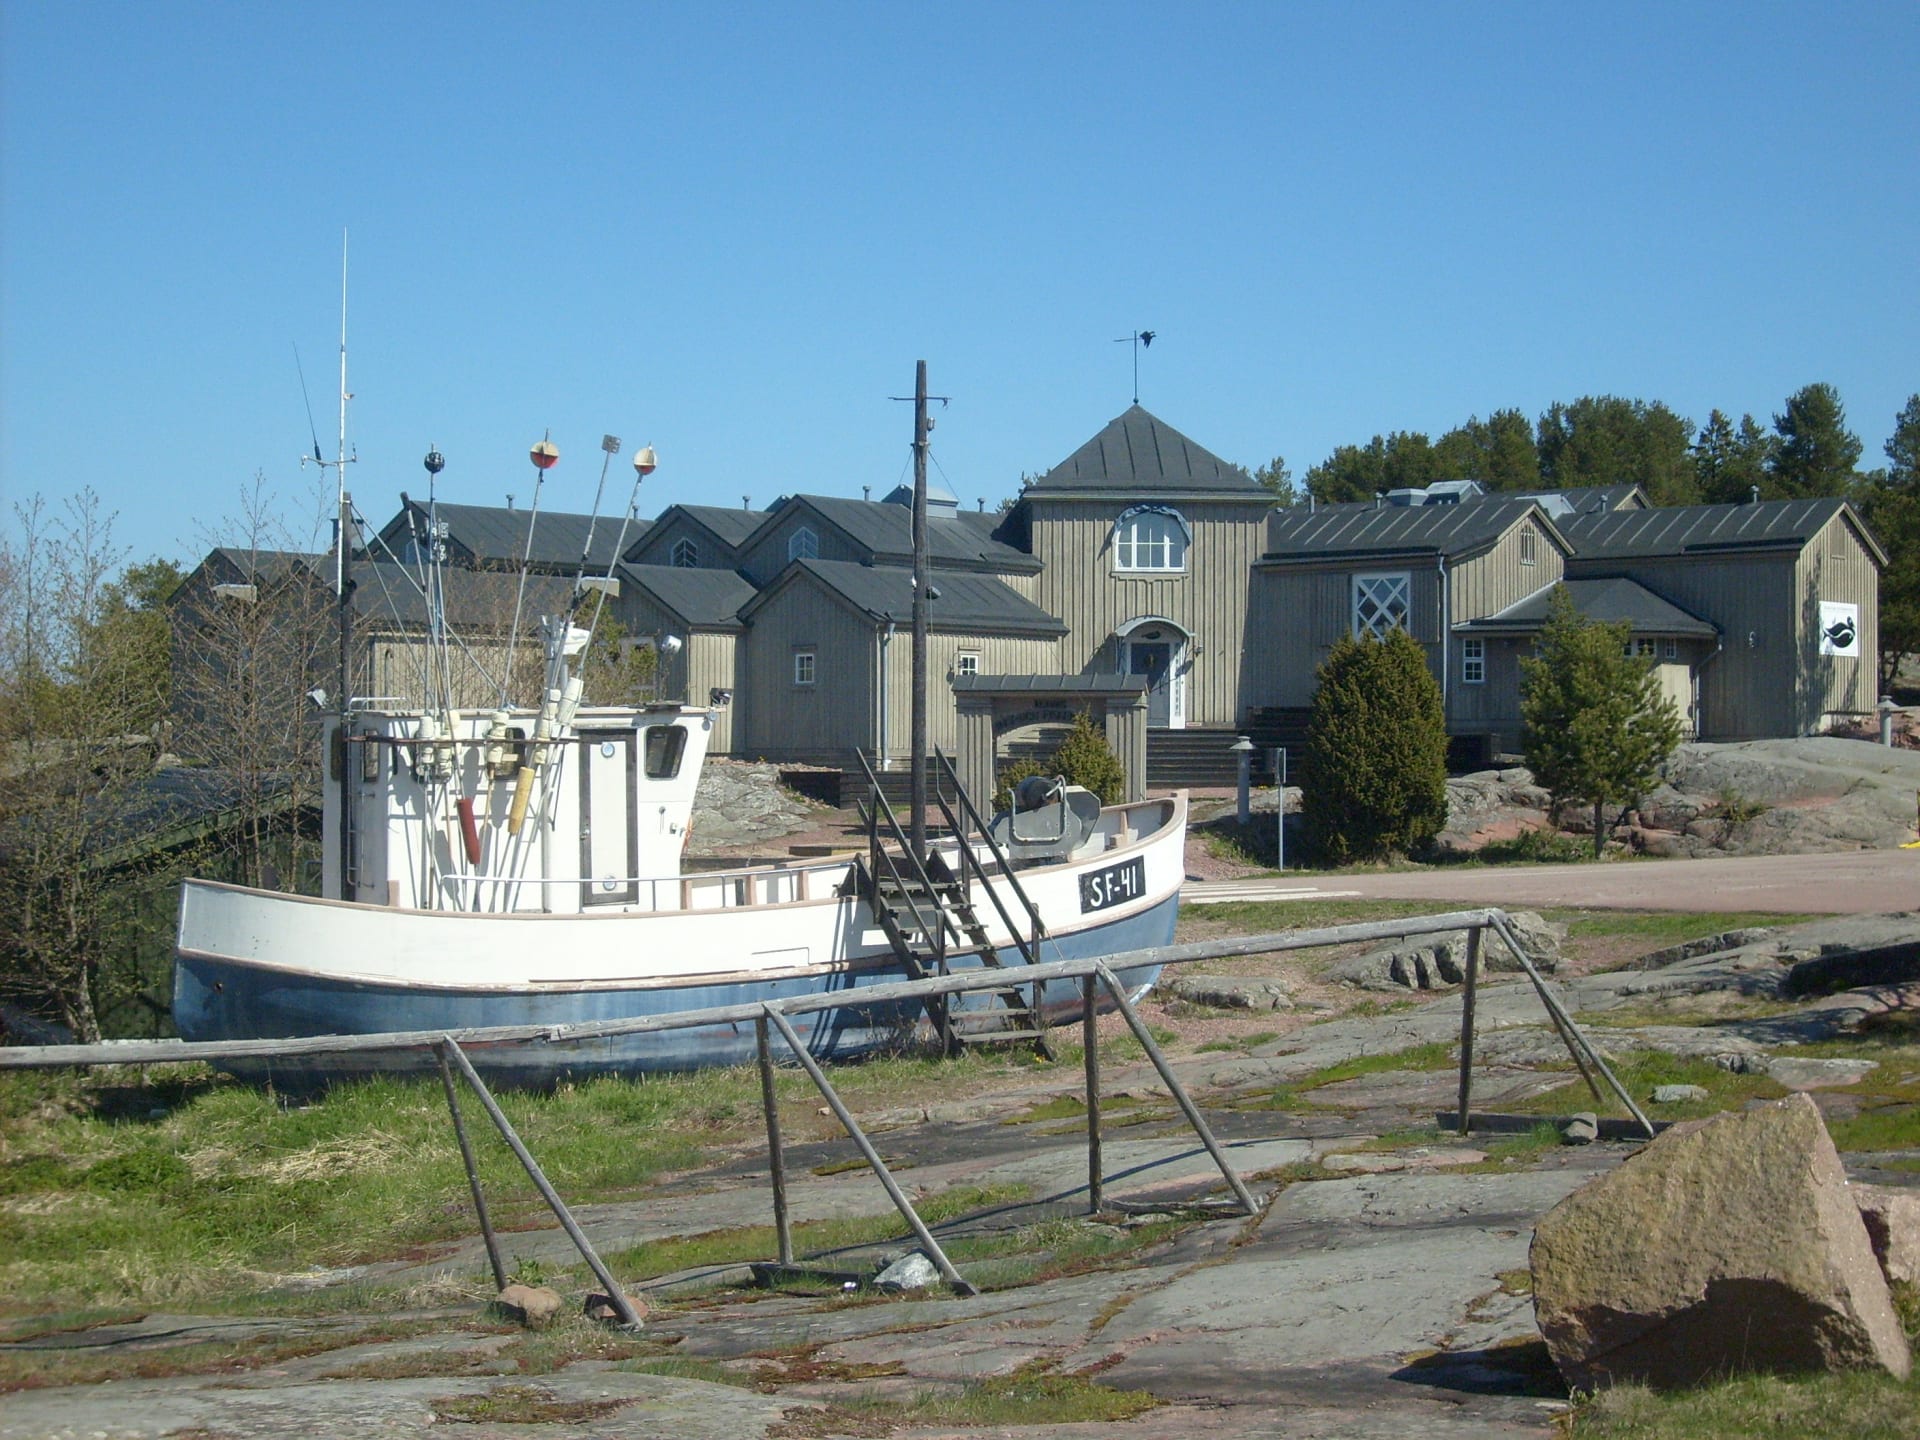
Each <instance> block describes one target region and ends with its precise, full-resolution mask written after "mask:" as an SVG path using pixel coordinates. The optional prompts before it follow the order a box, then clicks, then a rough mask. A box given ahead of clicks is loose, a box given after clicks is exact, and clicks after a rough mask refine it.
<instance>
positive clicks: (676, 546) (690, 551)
mask: <svg viewBox="0 0 1920 1440" xmlns="http://www.w3.org/2000/svg"><path fill="white" fill-rule="evenodd" d="M673 563H674V564H675V565H676V566H678V567H679V568H680V569H682V570H693V569H697V568H698V567H699V564H700V547H699V546H698V545H696V544H694V543H693V541H692V540H690V539H689V538H688V537H686V536H684V535H683V536H681V537H680V538H679V539H678V540H676V541H674V542H673Z"/></svg>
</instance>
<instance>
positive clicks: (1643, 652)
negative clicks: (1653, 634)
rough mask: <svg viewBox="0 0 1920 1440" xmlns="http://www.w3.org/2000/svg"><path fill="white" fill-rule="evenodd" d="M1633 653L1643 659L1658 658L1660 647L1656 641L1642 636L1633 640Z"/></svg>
mask: <svg viewBox="0 0 1920 1440" xmlns="http://www.w3.org/2000/svg"><path fill="white" fill-rule="evenodd" d="M1633 653H1634V654H1635V655H1636V656H1637V657H1638V658H1640V659H1642V660H1653V659H1656V658H1658V656H1659V654H1660V647H1659V645H1658V644H1656V643H1655V642H1654V641H1652V640H1649V639H1647V638H1646V637H1644V636H1642V637H1641V638H1640V639H1638V640H1635V641H1634V642H1633Z"/></svg>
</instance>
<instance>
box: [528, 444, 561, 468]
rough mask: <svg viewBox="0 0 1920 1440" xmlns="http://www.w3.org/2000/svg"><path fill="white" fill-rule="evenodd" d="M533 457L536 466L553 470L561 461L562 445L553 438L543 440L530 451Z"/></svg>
mask: <svg viewBox="0 0 1920 1440" xmlns="http://www.w3.org/2000/svg"><path fill="white" fill-rule="evenodd" d="M528 453H529V454H530V455H531V456H532V457H533V464H534V468H535V469H537V470H551V469H552V468H553V467H554V466H555V465H558V464H559V463H560V447H559V446H558V445H555V444H554V443H553V442H552V441H551V440H542V441H541V442H540V443H539V444H538V445H536V446H534V447H533V449H532V450H531V451H529V452H528Z"/></svg>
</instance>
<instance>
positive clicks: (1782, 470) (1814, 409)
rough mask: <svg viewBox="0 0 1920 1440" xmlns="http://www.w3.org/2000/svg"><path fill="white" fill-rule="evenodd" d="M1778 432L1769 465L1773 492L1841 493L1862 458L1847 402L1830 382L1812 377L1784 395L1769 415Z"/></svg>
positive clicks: (1796, 494)
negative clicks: (1783, 403) (1779, 408)
mask: <svg viewBox="0 0 1920 1440" xmlns="http://www.w3.org/2000/svg"><path fill="white" fill-rule="evenodd" d="M1773 428H1774V430H1775V432H1776V433H1777V434H1778V435H1779V437H1780V439H1779V443H1778V444H1777V445H1775V446H1774V449H1773V454H1772V456H1771V457H1770V458H1769V461H1768V465H1767V469H1768V472H1769V473H1770V474H1771V475H1772V476H1773V482H1774V485H1775V487H1776V489H1777V493H1779V494H1780V495H1783V496H1786V497H1788V498H1792V499H1806V498H1811V497H1814V496H1819V495H1844V494H1846V493H1847V492H1848V490H1850V489H1851V488H1852V487H1853V484H1854V480H1855V478H1856V476H1855V471H1854V467H1855V466H1856V465H1858V464H1859V463H1860V437H1859V436H1857V435H1855V434H1854V433H1853V432H1852V431H1850V430H1848V429H1847V411H1846V407H1845V406H1844V405H1842V404H1841V403H1840V392H1839V391H1838V390H1836V389H1834V388H1833V386H1831V385H1827V384H1824V383H1815V384H1812V385H1808V386H1805V387H1803V388H1802V389H1799V390H1796V391H1795V392H1794V393H1793V394H1791V395H1789V396H1788V397H1787V408H1786V412H1785V413H1784V414H1780V415H1776V416H1774V417H1773Z"/></svg>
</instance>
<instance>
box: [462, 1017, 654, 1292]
mask: <svg viewBox="0 0 1920 1440" xmlns="http://www.w3.org/2000/svg"><path fill="white" fill-rule="evenodd" d="M440 1043H441V1044H442V1046H443V1047H444V1048H443V1049H442V1051H441V1054H443V1055H446V1056H450V1057H451V1058H452V1060H453V1063H454V1064H456V1065H458V1066H459V1067H460V1073H461V1074H462V1075H464V1076H466V1078H467V1084H469V1085H471V1086H472V1087H473V1093H474V1094H475V1095H477V1096H479V1097H480V1104H481V1105H482V1107H484V1108H485V1110H486V1112H487V1115H488V1118H490V1119H491V1120H492V1121H493V1125H494V1128H495V1129H496V1130H498V1131H499V1132H500V1136H501V1138H502V1139H503V1140H505V1141H506V1142H507V1147H508V1148H509V1149H510V1150H512V1151H513V1153H514V1156H515V1158H516V1159H518V1160H519V1162H520V1164H521V1166H522V1168H524V1169H525V1170H526V1172H527V1178H528V1179H529V1180H531V1181H533V1185H534V1188H535V1189H536V1190H538V1191H539V1192H540V1198H541V1199H542V1200H545V1201H546V1202H547V1208H548V1209H549V1210H551V1211H553V1216H554V1219H556V1220H558V1221H559V1222H560V1228H561V1229H562V1230H565V1231H566V1232H567V1238H568V1239H569V1240H571V1241H573V1248H574V1249H576V1250H578V1251H579V1252H580V1258H581V1259H582V1260H585V1261H586V1262H587V1268H588V1269H589V1270H591V1271H593V1276H594V1279H596V1280H598V1281H599V1282H600V1283H601V1285H602V1286H604V1287H605V1288H606V1292H607V1298H608V1299H609V1300H610V1301H612V1303H613V1308H614V1310H615V1312H616V1313H617V1314H618V1315H619V1316H620V1323H621V1324H623V1325H627V1326H631V1327H634V1328H638V1326H639V1324H640V1316H639V1314H638V1312H636V1311H635V1310H634V1308H633V1302H632V1301H631V1300H629V1299H627V1293H626V1291H624V1290H622V1289H621V1288H620V1284H619V1282H618V1281H616V1280H615V1279H614V1278H613V1272H612V1271H610V1270H608V1269H607V1267H606V1264H605V1262H604V1261H602V1260H601V1259H600V1256H599V1254H598V1252H596V1251H595V1250H594V1248H593V1242H592V1241H590V1240H588V1239H587V1233H586V1231H584V1230H582V1229H581V1228H580V1226H579V1224H578V1222H576V1221H575V1220H574V1218H573V1212H572V1211H570V1210H568V1209H567V1202H566V1201H564V1200H562V1199H561V1198H560V1194H559V1192H558V1191H557V1190H555V1189H554V1188H553V1186H552V1184H551V1183H549V1182H548V1180H547V1177H546V1174H545V1173H544V1172H543V1171H542V1170H541V1169H540V1162H539V1161H537V1160H535V1159H534V1158H533V1154H532V1152H531V1151H529V1150H528V1149H527V1147H526V1146H525V1145H524V1144H522V1143H521V1140H520V1137H519V1135H517V1134H516V1133H514V1128H513V1124H512V1122H511V1121H509V1120H508V1119H507V1116H506V1112H505V1111H504V1110H502V1109H501V1108H500V1104H499V1102H498V1101H496V1100H495V1099H494V1098H493V1092H492V1091H491V1090H489V1089H487V1087H486V1084H485V1082H483V1081H482V1080H481V1079H480V1076H479V1074H478V1073H477V1072H476V1071H475V1070H474V1068H473V1064H472V1062H471V1061H469V1060H468V1059H467V1055H466V1052H465V1051H464V1050H462V1049H461V1048H460V1046H459V1045H458V1044H457V1043H456V1042H455V1041H454V1039H453V1037H452V1036H450V1035H443V1036H442V1037H441V1041H440Z"/></svg>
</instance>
